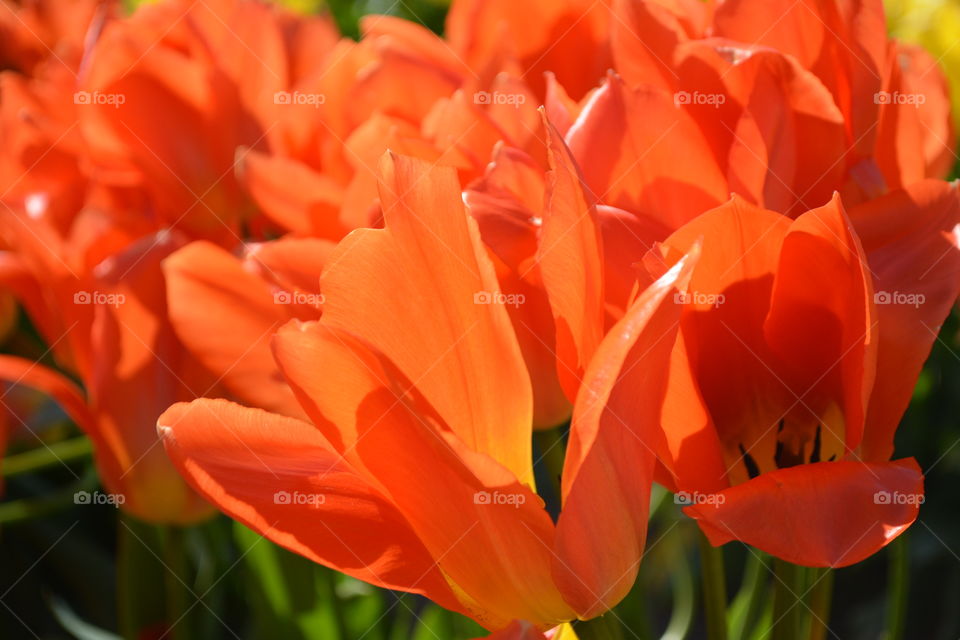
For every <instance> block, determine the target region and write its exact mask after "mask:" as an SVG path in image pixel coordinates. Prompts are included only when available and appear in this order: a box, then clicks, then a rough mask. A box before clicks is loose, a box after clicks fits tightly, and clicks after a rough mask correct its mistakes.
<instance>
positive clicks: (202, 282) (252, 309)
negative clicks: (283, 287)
mask: <svg viewBox="0 0 960 640" xmlns="http://www.w3.org/2000/svg"><path fill="white" fill-rule="evenodd" d="M163 272H164V275H165V276H166V280H167V307H168V313H169V318H170V322H171V324H172V325H173V328H174V330H175V331H176V333H177V336H178V337H179V338H180V340H181V341H182V342H183V344H184V345H185V346H186V347H187V349H189V350H190V353H191V354H192V355H193V356H194V357H196V358H197V359H198V360H199V361H200V362H201V363H202V364H203V365H204V366H205V367H206V368H207V369H209V370H210V371H211V372H212V373H213V374H214V375H216V376H218V378H219V379H220V381H221V382H222V383H223V385H224V386H225V387H226V388H227V389H228V390H229V391H230V392H231V393H232V394H233V396H234V397H236V398H239V399H241V400H242V401H243V402H244V403H246V404H249V405H252V406H255V407H260V408H263V409H267V410H268V411H275V412H277V413H281V414H283V415H288V416H294V417H300V416H302V415H303V412H302V410H301V409H300V406H299V405H298V404H297V402H296V399H295V398H294V397H293V393H292V392H291V391H290V387H288V386H287V384H286V382H284V380H283V378H282V377H281V375H280V371H279V370H278V369H277V365H276V363H275V362H274V360H273V354H272V353H271V351H270V337H271V336H272V335H273V334H274V332H275V331H276V330H277V329H279V328H280V327H281V326H282V325H283V324H284V323H285V322H287V321H288V320H289V319H290V318H291V317H292V313H291V309H290V307H291V305H290V304H289V302H291V301H288V300H287V297H286V296H289V292H275V291H274V290H273V289H272V288H271V287H270V285H269V284H268V283H267V282H266V281H264V280H263V279H261V278H259V277H257V275H255V274H253V273H250V272H249V271H248V270H246V269H244V267H243V263H242V262H241V261H240V260H239V259H238V258H236V257H234V256H232V255H231V254H229V253H228V252H226V251H224V250H223V249H221V248H219V247H217V246H216V245H213V244H210V243H207V242H194V243H191V244H189V245H187V246H186V247H184V248H183V249H180V250H179V251H176V252H175V253H173V254H172V255H171V256H170V257H168V258H167V259H166V260H164V262H163ZM275 293H278V294H279V296H275V295H274V294H275Z"/></svg>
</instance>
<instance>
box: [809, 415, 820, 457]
mask: <svg viewBox="0 0 960 640" xmlns="http://www.w3.org/2000/svg"><path fill="white" fill-rule="evenodd" d="M820 431H821V425H819V424H818V425H817V435H815V436H814V437H813V451H811V452H810V462H811V464H812V463H814V462H820V444H821V442H820Z"/></svg>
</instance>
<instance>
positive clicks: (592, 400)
mask: <svg viewBox="0 0 960 640" xmlns="http://www.w3.org/2000/svg"><path fill="white" fill-rule="evenodd" d="M695 262H696V256H695V255H693V256H688V257H686V258H684V259H682V260H681V261H680V262H678V263H677V264H676V265H674V267H673V268H672V269H670V270H669V271H668V272H667V273H666V274H664V275H663V276H662V277H661V278H660V279H659V280H657V281H656V282H655V283H653V284H652V285H651V286H650V287H649V288H647V289H646V290H645V291H644V292H643V293H642V294H641V295H640V296H639V297H638V298H637V300H636V301H635V302H634V303H633V306H631V307H630V310H629V311H628V312H627V314H626V315H625V316H624V317H623V318H622V319H621V320H620V322H618V323H617V324H616V325H615V326H614V327H613V328H612V329H611V330H610V332H609V333H608V334H607V337H606V338H604V340H603V342H602V343H601V344H600V346H599V349H598V350H597V352H596V354H595V356H594V358H593V360H592V361H591V363H590V366H589V368H588V369H587V373H586V377H585V378H584V382H583V385H582V386H581V387H580V393H579V394H578V396H577V401H576V404H575V405H574V414H573V421H572V426H571V435H570V444H569V447H568V449H567V457H566V461H565V464H564V472H563V510H562V511H561V514H560V520H559V522H558V524H557V539H556V558H555V561H554V574H555V576H556V580H557V582H558V584H559V585H560V586H561V589H562V591H563V594H564V597H565V598H566V600H567V602H569V603H570V605H571V606H572V607H573V608H574V609H575V610H576V611H577V615H578V616H579V617H581V618H591V617H593V616H596V615H599V614H601V613H603V612H604V611H606V610H607V609H610V608H611V607H613V606H614V605H615V604H617V602H619V601H620V600H621V599H622V598H623V597H624V596H625V595H626V594H627V592H628V591H629V590H630V588H631V586H632V585H633V583H634V580H635V578H636V576H637V571H638V568H639V564H640V558H641V557H642V555H643V550H644V543H645V540H646V535H647V516H648V510H649V500H650V487H651V484H652V482H653V466H654V455H655V449H656V447H657V442H658V439H659V436H658V434H657V430H658V429H659V424H660V406H661V403H662V401H663V397H664V393H665V391H666V378H665V377H664V376H663V371H664V370H665V369H666V367H667V366H668V360H669V357H670V353H671V350H672V348H673V342H674V339H675V337H676V335H677V331H678V330H679V327H680V313H681V309H682V307H681V305H678V304H675V302H674V293H675V292H676V291H677V289H676V287H677V286H680V287H683V286H685V281H686V280H687V279H688V278H689V275H690V271H691V269H692V268H693V264H694V263H695Z"/></svg>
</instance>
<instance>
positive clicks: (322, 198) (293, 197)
mask: <svg viewBox="0 0 960 640" xmlns="http://www.w3.org/2000/svg"><path fill="white" fill-rule="evenodd" d="M237 173H238V176H239V178H240V180H241V182H242V184H243V186H244V188H245V189H247V190H248V191H249V192H250V195H251V196H252V197H253V199H254V201H255V202H256V203H257V204H258V205H260V207H261V209H262V210H263V213H264V215H266V216H267V217H268V218H270V220H271V221H273V222H274V223H275V224H277V225H279V226H280V227H281V228H282V229H284V230H285V231H291V232H293V233H297V234H301V235H313V236H319V237H323V238H330V239H332V240H339V239H340V238H341V237H343V235H344V234H345V233H346V232H347V231H349V229H347V228H345V227H344V226H343V224H341V222H340V219H339V215H340V204H341V202H342V201H343V189H342V188H341V187H340V186H339V185H337V184H336V183H335V182H334V181H333V180H332V179H331V178H330V177H329V176H327V175H324V174H321V173H317V172H315V171H313V170H312V169H311V168H310V167H307V166H306V165H304V164H303V163H301V162H298V161H296V160H294V159H292V158H284V157H281V156H270V155H267V154H265V153H261V152H258V151H253V150H248V151H247V152H246V153H245V154H244V155H243V164H242V165H241V167H240V169H239V170H238V172H237Z"/></svg>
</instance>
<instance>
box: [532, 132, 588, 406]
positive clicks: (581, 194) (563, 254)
mask: <svg viewBox="0 0 960 640" xmlns="http://www.w3.org/2000/svg"><path fill="white" fill-rule="evenodd" d="M544 127H545V129H546V131H547V140H548V143H547V156H548V159H549V161H550V172H549V173H548V174H547V194H546V200H545V203H544V211H543V226H542V228H541V230H540V237H539V239H538V243H537V264H538V266H539V268H540V274H541V277H542V278H543V286H544V289H545V290H546V292H547V296H548V298H549V300H550V306H551V307H552V308H553V316H554V322H555V324H556V332H557V335H556V340H557V373H558V376H559V378H560V384H561V385H562V386H563V390H564V392H566V394H567V397H568V398H570V399H571V400H572V399H573V398H576V396H577V389H578V388H579V386H580V380H581V378H582V377H583V371H584V369H586V367H587V363H588V362H590V358H591V357H592V356H593V353H594V351H596V349H597V345H598V344H599V343H600V339H601V337H602V336H603V316H604V305H603V245H602V244H601V242H602V240H601V238H602V236H601V235H600V229H599V222H598V218H597V210H596V206H595V204H596V203H595V201H594V199H593V196H592V195H591V194H589V193H588V191H587V188H586V186H585V185H584V183H583V178H582V177H581V175H580V170H579V168H578V167H577V164H576V162H575V161H574V160H573V158H572V157H571V155H570V150H569V149H568V148H567V145H566V144H565V143H564V142H563V139H562V138H561V137H560V134H559V133H558V132H557V130H556V129H555V128H554V127H553V125H552V124H550V122H549V121H547V120H546V116H544Z"/></svg>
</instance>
